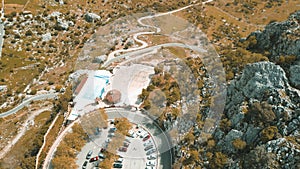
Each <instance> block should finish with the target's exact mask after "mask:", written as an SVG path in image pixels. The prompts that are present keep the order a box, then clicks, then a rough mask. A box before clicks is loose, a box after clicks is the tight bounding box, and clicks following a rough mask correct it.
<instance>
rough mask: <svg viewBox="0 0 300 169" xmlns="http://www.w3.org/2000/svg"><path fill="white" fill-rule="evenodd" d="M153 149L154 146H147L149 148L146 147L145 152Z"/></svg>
mask: <svg viewBox="0 0 300 169" xmlns="http://www.w3.org/2000/svg"><path fill="white" fill-rule="evenodd" d="M151 148H153V145H149V146H147V147H145V149H144V150H145V151H148V150H150V149H151Z"/></svg>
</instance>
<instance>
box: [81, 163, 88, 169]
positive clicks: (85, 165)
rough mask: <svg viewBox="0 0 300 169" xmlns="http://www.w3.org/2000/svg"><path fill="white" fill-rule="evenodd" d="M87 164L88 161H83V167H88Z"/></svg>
mask: <svg viewBox="0 0 300 169" xmlns="http://www.w3.org/2000/svg"><path fill="white" fill-rule="evenodd" d="M87 164H88V162H87V161H85V162H84V163H83V165H82V169H86V167H87Z"/></svg>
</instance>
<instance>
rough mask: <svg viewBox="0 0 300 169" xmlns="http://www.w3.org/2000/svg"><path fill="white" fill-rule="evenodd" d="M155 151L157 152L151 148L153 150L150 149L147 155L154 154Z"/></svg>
mask: <svg viewBox="0 0 300 169" xmlns="http://www.w3.org/2000/svg"><path fill="white" fill-rule="evenodd" d="M154 152H155V150H154V149H151V150H149V151H148V152H147V153H146V155H150V154H153V153H154Z"/></svg>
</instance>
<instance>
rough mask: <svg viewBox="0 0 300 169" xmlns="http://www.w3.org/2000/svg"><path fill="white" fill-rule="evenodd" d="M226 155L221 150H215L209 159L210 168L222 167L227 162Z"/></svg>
mask: <svg viewBox="0 0 300 169" xmlns="http://www.w3.org/2000/svg"><path fill="white" fill-rule="evenodd" d="M227 161H228V159H227V156H226V155H225V154H223V153H221V152H215V153H214V156H213V158H212V159H211V160H210V167H211V168H223V167H224V165H225V164H227Z"/></svg>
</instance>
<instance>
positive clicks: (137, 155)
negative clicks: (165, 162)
mask: <svg viewBox="0 0 300 169" xmlns="http://www.w3.org/2000/svg"><path fill="white" fill-rule="evenodd" d="M112 129H113V130H112ZM115 130H116V128H115V127H114V125H113V124H109V127H108V128H106V129H101V132H99V134H98V135H97V136H98V137H96V138H94V139H93V140H91V141H90V142H88V143H87V144H86V145H85V146H84V147H83V148H82V151H81V152H80V153H79V154H78V155H77V162H76V163H77V165H78V166H79V168H87V169H90V168H97V167H96V166H97V164H99V163H101V161H102V159H101V157H100V156H99V152H100V150H101V148H103V147H105V145H106V142H107V139H108V138H109V136H110V137H113V135H114V134H112V133H114V131H115ZM129 135H130V137H129V136H126V139H125V141H124V146H123V147H120V148H119V150H118V151H117V154H118V155H119V156H120V157H121V158H120V159H119V160H117V161H115V162H114V167H115V168H123V169H133V168H134V169H144V168H151V169H155V168H157V167H156V166H157V164H158V163H157V160H158V159H157V156H156V154H157V153H156V152H157V150H156V146H155V144H154V139H153V138H152V137H151V136H150V134H149V133H148V132H147V131H146V130H144V129H143V128H142V127H140V126H139V127H137V126H136V125H133V127H132V129H131V130H130V134H129ZM108 144H109V143H108ZM89 152H90V154H89V155H88V153H89ZM87 156H88V159H87ZM91 159H92V161H93V162H89V161H90V160H91Z"/></svg>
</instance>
